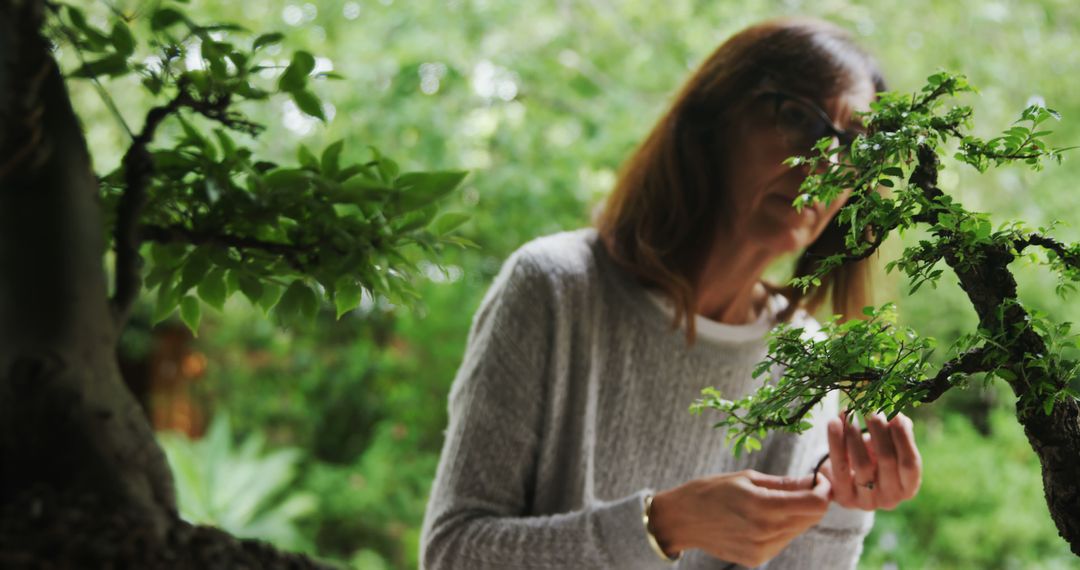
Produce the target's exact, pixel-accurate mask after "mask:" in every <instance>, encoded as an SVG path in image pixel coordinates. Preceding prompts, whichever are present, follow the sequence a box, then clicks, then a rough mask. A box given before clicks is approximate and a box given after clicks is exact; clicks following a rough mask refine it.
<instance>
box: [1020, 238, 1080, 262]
mask: <svg viewBox="0 0 1080 570" xmlns="http://www.w3.org/2000/svg"><path fill="white" fill-rule="evenodd" d="M1032 245H1037V246H1039V247H1042V248H1043V249H1047V250H1050V251H1052V252H1054V253H1056V254H1057V256H1058V257H1060V258H1061V260H1062V261H1063V262H1064V263H1065V265H1068V266H1069V267H1071V268H1073V269H1080V254H1078V253H1077V252H1076V251H1072V250H1070V249H1069V247H1068V246H1067V245H1065V244H1063V243H1061V242H1060V241H1057V240H1056V239H1054V238H1050V237H1046V236H1044V235H1041V234H1029V235H1027V236H1026V237H1024V238H1022V239H1019V240H1017V241H1016V242H1014V246H1015V247H1016V252H1017V253H1021V252H1023V251H1024V249H1025V248H1027V247H1028V246H1032Z"/></svg>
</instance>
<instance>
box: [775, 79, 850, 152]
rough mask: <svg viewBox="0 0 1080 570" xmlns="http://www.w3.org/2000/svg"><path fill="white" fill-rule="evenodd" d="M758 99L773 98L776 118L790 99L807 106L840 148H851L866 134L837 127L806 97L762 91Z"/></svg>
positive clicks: (823, 111) (782, 92)
mask: <svg viewBox="0 0 1080 570" xmlns="http://www.w3.org/2000/svg"><path fill="white" fill-rule="evenodd" d="M758 97H767V98H771V99H773V100H774V103H773V115H774V116H775V115H776V114H778V113H779V112H780V106H781V105H783V103H784V101H785V100H789V99H790V100H792V101H796V102H798V103H800V104H802V105H805V106H806V107H808V108H809V109H810V110H811V111H812V112H813V113H814V114H815V115H817V117H818V118H819V119H821V122H822V124H824V125H825V129H826V133H827V134H828V135H829V137H830V138H831V137H836V140H837V141H839V143H840V148H850V147H851V144H852V143H853V142H855V139H856V138H857V137H858V136H859V135H861V134H865V133H864V132H862V131H858V130H847V129H842V128H840V127H838V126H836V123H834V122H833V120H832V117H829V114H828V113H826V112H825V110H824V109H822V108H821V107H819V106H818V105H817V104H816V103H814V102H813V101H811V100H809V99H807V98H806V97H802V96H799V95H795V94H793V93H788V92H786V91H775V90H771V91H762V92H761V93H758ZM822 138H825V137H819V138H818V139H817V140H815V141H814V143H815V144H816V143H817V141H818V140H821V139H822ZM800 150H805V151H811V150H813V149H812V148H809V149H800Z"/></svg>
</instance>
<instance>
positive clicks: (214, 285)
mask: <svg viewBox="0 0 1080 570" xmlns="http://www.w3.org/2000/svg"><path fill="white" fill-rule="evenodd" d="M225 289H226V287H225V270H223V269H221V268H220V267H215V268H213V269H211V270H210V272H209V273H207V274H206V276H205V277H203V280H202V281H201V282H199V288H198V292H199V298H200V299H202V300H203V301H206V304H208V305H210V306H211V307H214V308H215V309H217V310H219V311H220V310H222V308H224V306H225V297H226V291H225Z"/></svg>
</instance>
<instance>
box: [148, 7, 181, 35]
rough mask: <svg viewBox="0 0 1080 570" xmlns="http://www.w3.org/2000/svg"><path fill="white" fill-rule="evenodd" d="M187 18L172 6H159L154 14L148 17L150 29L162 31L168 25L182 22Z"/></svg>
mask: <svg viewBox="0 0 1080 570" xmlns="http://www.w3.org/2000/svg"><path fill="white" fill-rule="evenodd" d="M186 19H187V18H186V17H185V16H184V15H183V14H182V13H180V12H179V11H178V10H175V9H173V8H159V9H158V10H157V11H156V12H154V15H153V16H151V17H150V29H151V30H153V31H155V32H160V31H163V30H165V29H167V28H169V27H170V26H172V25H174V24H176V23H178V22H183V21H184V20H186Z"/></svg>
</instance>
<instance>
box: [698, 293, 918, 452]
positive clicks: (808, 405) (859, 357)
mask: <svg viewBox="0 0 1080 570" xmlns="http://www.w3.org/2000/svg"><path fill="white" fill-rule="evenodd" d="M863 312H864V314H865V315H866V316H867V317H868V318H867V319H866V320H859V319H853V320H849V321H846V322H844V323H840V322H839V321H838V320H836V319H833V320H830V321H827V322H826V323H824V324H823V325H822V329H821V331H820V332H818V333H816V334H811V333H810V332H809V331H807V330H805V329H803V328H801V327H793V326H791V325H787V324H782V325H780V326H779V327H777V328H776V329H775V330H774V331H773V332H772V333H771V334H770V335H769V336H770V340H769V352H768V354H769V356H768V358H767V359H766V360H763V361H762V362H761V363H759V364H758V365H757V366H756V367H755V369H754V377H758V378H760V377H763V376H768V377H770V378H778V379H777V380H775V381H773V380H770V381H767V382H766V383H765V384H764V385H763V386H762V387H761V388H759V389H758V391H757V392H755V393H753V394H750V395H748V396H746V397H744V398H742V399H739V400H734V401H732V400H728V399H724V398H722V397H721V394H720V392H719V391H717V390H715V389H708V390H706V391H703V392H702V396H703V397H702V398H701V399H699V400H698V401H697V402H695V404H694V407H693V408H692V409H693V410H695V411H697V412H698V413H700V412H701V410H703V409H715V410H718V411H719V412H721V418H720V420H719V422H718V423H717V424H716V426H717V427H724V428H727V429H728V430H729V432H728V440H729V442H734V443H733V446H734V448H735V450H736V453H740V452H742V451H754V450H755V449H759V448H760V441H759V438H760V437H761V436H762V435H763V434H764V433H765V431H767V430H769V429H783V430H787V431H792V432H801V431H805V430H806V429H808V428H809V427H810V425H811V424H810V423H809V422H807V421H806V418H808V417H810V414H811V413H812V411H813V409H814V407H815V406H816V405H817V403H818V402H820V401H822V400H823V399H824V398H825V396H826V395H827V394H828V393H829V392H830V391H833V390H839V391H841V392H843V393H844V394H845V395H846V396H847V397H848V399H849V401H850V406H851V408H852V409H855V410H858V411H860V412H869V411H882V412H885V413H886V414H889V413H893V412H895V411H897V410H899V409H901V408H903V407H905V406H908V405H911V404H912V403H914V402H915V401H916V400H917V399H918V398H917V397H918V394H919V393H918V391H917V390H915V389H914V387H915V386H917V384H916V382H917V381H918V380H920V379H924V378H926V370H927V358H928V356H929V353H930V351H931V350H932V348H933V346H934V341H933V339H930V338H920V337H919V336H918V335H916V334H915V332H914V331H912V330H910V329H907V328H904V327H900V326H898V325H897V324H896V322H895V321H896V309H895V307H894V306H892V305H890V304H886V305H883V306H881V307H866V308H865V309H864V310H863Z"/></svg>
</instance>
